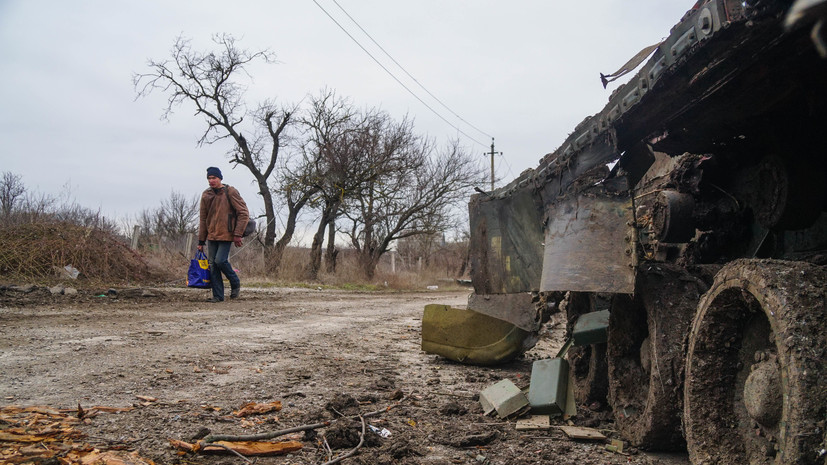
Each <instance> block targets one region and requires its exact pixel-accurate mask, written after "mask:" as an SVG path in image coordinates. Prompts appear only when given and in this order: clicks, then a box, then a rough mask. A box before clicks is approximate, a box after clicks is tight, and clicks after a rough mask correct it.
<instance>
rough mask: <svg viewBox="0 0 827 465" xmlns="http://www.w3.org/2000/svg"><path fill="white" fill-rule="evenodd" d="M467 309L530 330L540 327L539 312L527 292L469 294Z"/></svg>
mask: <svg viewBox="0 0 827 465" xmlns="http://www.w3.org/2000/svg"><path fill="white" fill-rule="evenodd" d="M468 309H469V310H473V311H475V312H479V313H482V314H483V315H488V316H492V317H494V318H499V319H500V320H504V321H507V322H509V323H511V324H513V325H515V326H517V327H518V328H520V329H524V330H526V331H529V332H532V331H537V330H539V329H540V314H539V312H538V311H537V307H536V306H535V305H534V302H533V298H532V296H531V294H529V293H528V292H522V293H519V294H486V295H480V294H471V295H470V296H468Z"/></svg>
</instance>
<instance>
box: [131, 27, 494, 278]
mask: <svg viewBox="0 0 827 465" xmlns="http://www.w3.org/2000/svg"><path fill="white" fill-rule="evenodd" d="M213 40H214V42H215V44H216V47H217V50H216V51H207V52H200V51H196V50H194V49H193V48H192V47H191V45H190V42H189V40H187V39H185V38H178V39H177V40H176V41H175V43H174V45H173V48H172V54H171V57H170V58H168V59H165V60H161V61H157V60H152V59H151V60H149V62H148V68H149V70H148V71H147V72H146V73H141V74H135V75H134V76H133V84H134V85H135V89H136V93H137V95H138V96H146V95H148V94H150V93H151V92H153V91H159V92H163V93H164V94H165V95H166V96H167V104H166V107H165V109H164V112H163V116H164V117H165V118H168V117H169V116H170V115H171V114H172V112H173V110H174V109H175V108H177V107H179V106H182V105H184V106H186V107H188V108H194V110H195V114H196V115H197V116H198V117H200V118H202V119H203V120H204V124H205V130H204V132H203V133H202V134H201V136H200V138H199V139H198V143H199V145H201V144H214V143H218V142H221V141H229V149H228V153H227V156H228V157H229V160H230V163H231V164H235V165H240V166H244V167H245V168H246V169H247V170H248V171H249V172H250V174H251V175H252V177H253V179H254V181H255V183H256V185H257V186H258V194H259V195H261V197H262V200H263V201H264V211H263V214H262V215H261V216H262V217H263V219H264V221H263V226H262V234H261V235H260V241H261V244H262V246H263V247H264V249H265V253H266V257H267V263H268V264H269V265H270V266H271V270H270V271H272V272H277V271H278V269H279V266H280V265H281V263H282V259H283V257H284V250H285V248H286V247H287V245H288V244H289V243H290V241H291V240H292V239H293V237H294V235H295V234H296V228H297V225H298V221H299V217H300V215H301V214H305V213H313V214H315V215H316V218H317V223H316V227H315V228H314V233H313V238H312V242H311V245H310V251H309V256H308V260H307V265H306V267H305V272H304V273H305V277H306V278H308V279H315V278H316V277H317V276H318V274H319V272H320V271H321V266H322V262H323V260H322V257H323V255H324V263H326V267H327V269H326V271H328V272H332V271H335V268H336V263H337V255H338V250H337V249H336V241H335V238H336V237H337V235H338V236H340V237H346V238H347V241H348V242H349V246H350V247H351V248H353V249H354V250H355V251H356V252H357V257H358V262H359V266H360V269H361V270H362V271H363V273H364V274H365V276H366V277H372V276H373V275H374V273H375V270H376V266H377V264H378V263H379V260H380V258H381V257H382V256H383V255H384V254H385V253H387V252H388V251H389V250H391V247H392V245H393V244H394V243H396V242H400V241H403V240H408V239H410V238H414V237H438V236H440V235H441V234H442V233H444V232H445V231H449V230H453V229H456V228H457V224H456V223H457V220H456V219H455V217H456V214H455V212H456V208H457V207H458V206H459V205H464V204H465V202H466V201H467V197H468V195H469V192H470V190H471V189H472V188H473V187H475V186H481V185H483V183H484V173H483V170H482V168H481V165H480V164H478V163H477V162H476V161H475V160H474V157H472V156H471V155H470V153H469V152H468V151H467V150H465V149H464V148H463V147H461V146H460V145H459V143H458V142H457V141H450V142H447V143H445V144H443V145H439V144H437V143H436V142H435V141H433V140H431V139H429V138H427V137H424V136H421V135H418V134H416V132H415V130H414V124H413V121H412V120H411V119H409V118H407V117H404V118H402V119H401V120H395V119H394V118H392V117H391V116H390V115H389V114H387V113H386V112H384V111H380V110H377V109H371V108H369V109H361V108H357V107H356V106H355V105H354V104H353V103H352V102H351V101H350V100H349V99H346V98H343V97H340V96H338V95H337V94H336V93H335V92H334V91H332V90H329V89H323V90H321V91H320V92H319V93H318V94H317V95H313V96H309V97H308V99H306V102H307V104H306V105H305V107H304V108H300V107H299V106H298V105H277V104H276V102H275V100H266V101H264V102H261V103H258V104H257V105H248V104H247V102H246V101H245V100H244V94H245V87H244V85H243V84H242V83H241V82H240V81H239V79H241V78H243V77H244V76H246V69H245V68H246V67H247V65H249V64H250V63H251V62H253V61H256V60H262V61H265V62H272V61H274V59H275V56H274V55H273V53H272V52H270V51H267V50H262V51H255V52H250V51H248V50H244V49H240V48H239V47H238V46H237V45H236V42H235V39H234V38H233V37H232V36H230V35H227V34H223V35H216V36H214V38H213ZM166 202H167V203H166V204H164V205H162V206H161V207H160V208H159V209H157V210H154V211H147V212H146V218H141V219H140V220H139V223H142V226H147V227H149V228H154V230H156V231H176V230H177V231H181V230H183V229H185V228H186V225H188V224H192V223H191V222H192V221H193V219H192V218H191V217H190V216H188V215H187V214H186V212H187V211H188V210H187V208H185V207H187V206H192V205H195V202H196V201H195V200H188V199H186V198H185V197H183V196H182V195H180V194H175V193H173V195H171V197H170V199H168V200H167V201H166ZM192 211H195V212H196V213H195V215H197V207H196V208H193V209H192ZM196 219H197V218H196ZM277 219H278V220H280V221H278V222H277ZM176 228H178V229H176ZM182 228H183V229H182ZM325 244H326V246H325Z"/></svg>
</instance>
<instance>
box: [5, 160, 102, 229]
mask: <svg viewBox="0 0 827 465" xmlns="http://www.w3.org/2000/svg"><path fill="white" fill-rule="evenodd" d="M40 222H68V223H72V224H76V225H79V226H83V227H90V228H98V229H102V230H105V231H108V232H116V231H117V230H118V225H117V223H115V222H113V221H111V220H110V219H107V218H106V217H104V216H103V215H102V214H101V212H100V211H99V210H92V209H90V208H87V207H84V206H82V205H79V204H78V203H77V202H76V201H75V200H74V199H73V198H72V194H71V189H70V188H69V186H68V185H67V186H64V188H63V191H62V193H61V194H60V195H51V194H44V193H41V192H37V191H32V190H30V189H29V188H28V187H26V185H25V183H24V182H23V177H22V176H20V175H19V174H15V173H12V172H11V171H4V172H2V173H0V225H3V226H12V225H19V224H25V223H40Z"/></svg>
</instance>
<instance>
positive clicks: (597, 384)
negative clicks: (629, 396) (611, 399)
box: [565, 292, 609, 406]
mask: <svg viewBox="0 0 827 465" xmlns="http://www.w3.org/2000/svg"><path fill="white" fill-rule="evenodd" d="M604 306H608V302H607V301H606V300H605V299H604V298H603V297H601V296H599V295H597V294H592V293H587V292H570V293H569V294H568V297H567V298H566V301H565V310H566V319H567V321H568V325H567V330H568V331H569V333H570V332H571V330H572V327H573V326H574V322H575V321H577V318H578V317H579V316H580V315H582V314H584V313H590V312H596V311H599V310H603V307H604ZM567 357H568V361H569V367H570V370H571V378H570V379H571V382H572V383H573V384H574V386H573V387H574V389H573V391H574V400H575V402H577V403H578V404H580V405H590V404H594V403H598V404H600V405H601V406H605V405H606V395H607V393H608V391H609V378H608V367H607V365H606V344H605V343H603V344H590V345H587V346H580V347H571V348H569V350H568V352H567Z"/></svg>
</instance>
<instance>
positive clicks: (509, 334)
mask: <svg viewBox="0 0 827 465" xmlns="http://www.w3.org/2000/svg"><path fill="white" fill-rule="evenodd" d="M536 342H537V336H536V333H533V332H529V331H526V330H524V329H521V328H519V327H517V326H516V325H514V324H511V323H509V322H507V321H503V320H500V319H497V318H494V317H491V316H488V315H483V314H482V313H477V312H475V311H473V310H467V309H461V308H453V307H451V306H449V305H437V304H432V305H426V306H425V313H424V315H423V317H422V350H423V351H425V352H428V353H431V354H436V355H440V356H443V357H445V358H447V359H450V360H454V361H456V362H461V363H468V364H472V365H496V364H500V363H505V362H508V361H511V360H513V359H514V358H515V357H517V356H518V355H520V354H522V353H523V352H525V351H526V350H528V349H530V348H531V347H533V346H534V344H535V343H536Z"/></svg>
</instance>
